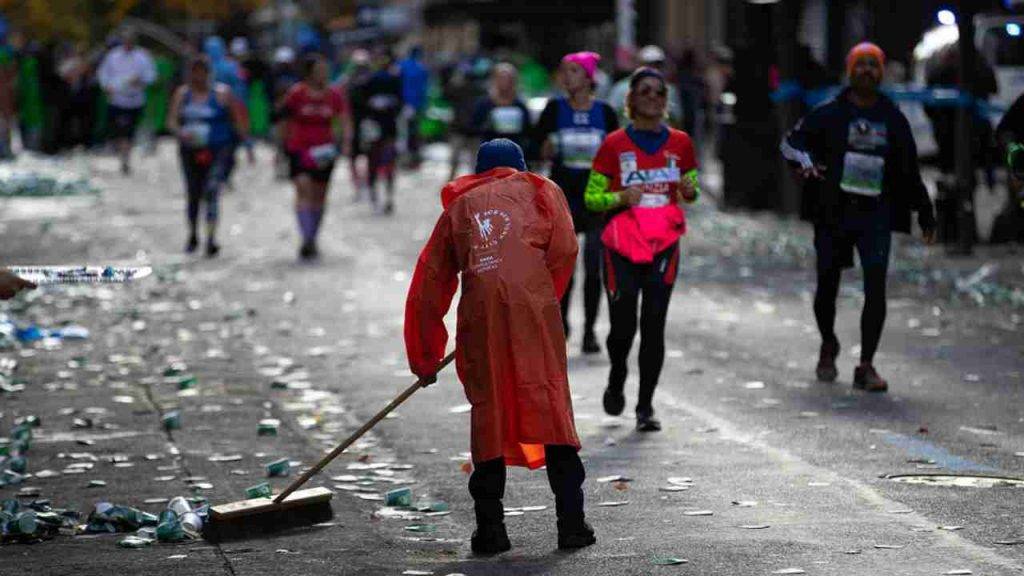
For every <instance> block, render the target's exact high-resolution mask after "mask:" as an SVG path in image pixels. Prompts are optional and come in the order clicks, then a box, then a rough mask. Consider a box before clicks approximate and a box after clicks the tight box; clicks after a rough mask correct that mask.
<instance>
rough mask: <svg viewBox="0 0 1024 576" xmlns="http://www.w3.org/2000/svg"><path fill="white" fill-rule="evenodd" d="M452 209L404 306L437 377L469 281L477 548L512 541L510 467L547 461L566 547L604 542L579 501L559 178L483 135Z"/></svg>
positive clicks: (482, 550) (461, 322)
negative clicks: (450, 323) (453, 309)
mask: <svg viewBox="0 0 1024 576" xmlns="http://www.w3.org/2000/svg"><path fill="white" fill-rule="evenodd" d="M441 203H442V204H443V207H444V213H443V214H441V217H440V218H439V219H438V221H437V225H436V226H435V227H434V232H433V234H431V237H430V240H429V241H428V243H427V245H426V246H425V247H424V248H423V251H422V252H421V253H420V257H419V260H418V261H417V263H416V271H415V273H414V274H413V279H412V285H411V286H410V288H409V296H408V300H407V301H406V307H405V342H406V350H407V352H408V356H409V365H410V367H411V368H412V371H413V372H414V373H415V374H416V375H417V376H419V377H420V378H422V379H423V380H424V381H425V382H427V383H433V382H434V381H436V379H437V376H436V373H437V366H438V365H439V364H440V362H441V358H442V357H443V356H444V353H445V347H446V346H447V342H448V330H447V329H446V328H445V323H444V316H445V314H447V312H448V307H449V306H450V305H451V301H452V298H453V297H454V296H455V292H456V289H457V287H458V284H459V277H460V276H461V278H462V296H461V301H460V302H459V307H458V308H459V313H458V334H456V341H457V345H456V351H455V354H456V356H455V358H456V359H455V362H456V366H457V368H458V373H459V378H460V379H461V380H462V383H463V387H464V388H465V392H466V397H467V398H468V399H469V401H470V403H471V404H472V405H473V414H472V431H471V445H472V452H473V474H472V476H470V479H469V493H470V495H472V496H473V502H474V511H475V513H476V524H477V529H476V531H475V532H474V533H473V538H472V540H471V546H472V549H473V552H475V553H478V554H495V553H499V552H505V551H506V550H509V549H510V548H511V546H512V545H511V543H510V542H509V539H508V533H507V532H506V530H505V521H504V518H505V511H504V506H503V504H502V499H503V498H504V496H505V478H506V466H525V467H528V468H530V469H532V470H536V469H537V468H540V467H541V466H544V465H545V464H546V465H547V475H548V482H549V484H550V486H551V490H552V492H554V494H555V512H556V515H557V518H558V547H559V548H582V547H585V546H589V545H591V544H593V543H594V542H596V541H597V540H596V538H594V531H593V529H591V527H590V526H589V525H588V524H587V522H586V520H585V516H584V510H583V490H582V489H581V487H582V485H583V480H584V478H585V477H586V472H585V470H584V468H583V463H582V461H580V457H579V454H578V453H577V452H578V450H579V449H580V441H579V438H578V436H577V434H576V425H575V423H574V421H573V416H572V398H571V397H570V394H569V383H568V375H567V361H566V354H565V334H564V332H563V331H562V321H561V317H560V314H559V313H558V299H559V298H560V297H561V296H562V294H563V293H564V292H565V287H566V285H567V284H568V282H569V276H570V275H571V274H572V270H573V267H574V265H575V262H576V251H577V246H576V236H575V234H574V233H573V226H572V219H571V217H570V214H569V206H568V204H567V203H566V201H565V197H564V196H563V194H562V191H561V190H559V189H558V186H556V185H555V184H554V183H553V182H551V181H550V180H548V179H546V178H543V177H541V176H537V175H535V174H531V173H528V172H526V161H525V160H524V159H523V152H522V149H520V148H519V146H517V145H516V144H515V143H514V142H512V141H510V140H508V139H504V138H502V139H497V140H492V141H490V142H487V143H485V144H484V145H483V146H481V147H480V151H479V152H478V153H477V164H476V174H473V175H469V176H463V177H461V178H459V179H457V180H455V181H453V182H451V183H449V184H448V185H447V186H445V188H444V190H442V191H441Z"/></svg>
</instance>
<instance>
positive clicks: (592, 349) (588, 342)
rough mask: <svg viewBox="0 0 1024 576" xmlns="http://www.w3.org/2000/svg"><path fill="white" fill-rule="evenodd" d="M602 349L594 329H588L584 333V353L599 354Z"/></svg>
mask: <svg viewBox="0 0 1024 576" xmlns="http://www.w3.org/2000/svg"><path fill="white" fill-rule="evenodd" d="M600 351H601V345H600V344H598V343H597V336H595V335H594V332H593V331H592V330H588V331H587V332H586V333H585V334H584V335H583V353H584V354H597V353H598V352H600Z"/></svg>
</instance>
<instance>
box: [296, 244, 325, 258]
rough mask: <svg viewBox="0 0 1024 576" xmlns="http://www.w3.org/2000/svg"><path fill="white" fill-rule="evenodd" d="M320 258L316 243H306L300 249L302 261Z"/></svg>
mask: <svg viewBox="0 0 1024 576" xmlns="http://www.w3.org/2000/svg"><path fill="white" fill-rule="evenodd" d="M319 256H320V250H318V249H317V247H316V243H315V242H306V243H304V244H303V245H302V248H300V249H299V258H300V259H302V260H315V259H317V258H318V257H319Z"/></svg>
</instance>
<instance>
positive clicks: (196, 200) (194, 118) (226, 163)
mask: <svg viewBox="0 0 1024 576" xmlns="http://www.w3.org/2000/svg"><path fill="white" fill-rule="evenodd" d="M167 125H168V129H169V130H170V131H171V133H172V134H175V135H176V136H177V137H178V141H179V143H180V146H179V155H180V157H181V167H182V171H183V172H184V175H185V188H186V190H187V192H188V225H189V238H188V243H187V244H186V245H185V251H186V252H189V253H191V252H194V251H195V249H196V247H197V246H198V245H199V236H198V230H197V228H198V223H199V206H200V203H202V202H205V203H206V255H207V256H210V257H212V256H216V255H217V253H218V252H219V251H220V246H218V245H217V240H216V235H217V220H218V216H219V214H218V203H219V197H220V188H221V186H222V185H223V184H224V182H225V180H226V178H227V175H228V170H229V167H230V163H231V157H232V155H233V154H234V142H235V137H236V135H240V136H242V137H248V124H247V122H246V121H245V112H244V110H243V109H242V107H241V104H240V102H239V101H238V99H237V98H235V97H234V96H233V95H232V93H231V89H230V88H228V87H227V85H225V84H214V83H212V82H211V81H210V63H209V61H207V60H206V59H205V57H200V58H196V59H195V60H193V61H192V64H191V65H190V67H189V80H188V83H187V84H185V85H183V86H180V87H179V88H178V90H177V91H176V92H175V93H174V98H173V99H172V100H171V108H170V112H169V114H168V115H167Z"/></svg>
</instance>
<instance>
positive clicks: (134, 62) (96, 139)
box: [0, 17, 724, 209]
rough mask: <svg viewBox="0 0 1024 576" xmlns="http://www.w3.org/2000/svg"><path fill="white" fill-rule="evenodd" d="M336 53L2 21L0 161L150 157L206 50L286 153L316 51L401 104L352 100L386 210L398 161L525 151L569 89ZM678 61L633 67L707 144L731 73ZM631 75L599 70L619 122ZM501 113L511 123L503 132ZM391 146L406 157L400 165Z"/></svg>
mask: <svg viewBox="0 0 1024 576" xmlns="http://www.w3.org/2000/svg"><path fill="white" fill-rule="evenodd" d="M136 36H137V37H136ZM327 46H328V44H326V43H324V42H313V43H311V42H305V43H302V42H296V43H294V44H289V45H279V46H257V45H256V43H255V42H254V41H252V40H250V39H249V38H247V37H245V36H228V35H225V36H223V37H220V36H210V37H206V38H195V39H192V40H191V41H190V42H185V41H182V42H181V43H180V45H175V46H168V45H167V44H166V39H161V40H160V41H157V40H154V39H153V38H151V37H149V36H147V35H145V34H141V33H139V34H133V33H132V32H131V31H130V30H127V29H125V28H120V29H117V30H115V31H113V32H112V33H111V34H110V35H109V37H108V39H107V41H106V42H105V43H104V44H101V45H95V46H87V45H82V44H76V43H70V42H40V41H37V40H36V39H33V38H30V37H27V36H26V35H25V34H24V33H23V32H22V31H20V30H17V29H14V28H11V27H10V26H9V25H8V24H7V22H6V21H4V20H3V19H2V17H0V158H9V157H11V156H12V155H13V154H14V153H15V152H16V151H20V150H29V151H33V152H37V153H44V154H57V153H62V152H67V151H70V150H74V149H86V150H96V149H99V150H105V149H116V150H118V151H120V152H121V154H120V159H121V164H122V169H123V170H124V171H125V172H128V171H130V169H131V163H130V157H129V156H127V155H126V154H125V150H126V144H127V143H128V142H129V139H128V136H131V137H132V140H134V142H136V143H142V144H144V145H145V146H144V150H147V151H151V150H153V142H154V140H155V137H158V136H162V135H168V134H170V130H169V129H168V128H169V126H168V120H167V114H168V110H169V106H170V101H171V96H172V94H173V92H174V90H175V88H176V87H177V86H180V85H182V84H183V83H185V82H187V81H188V78H187V76H188V71H189V63H190V62H191V61H192V60H193V58H194V57H196V56H199V55H205V56H206V57H207V58H209V60H210V64H211V67H212V74H211V76H212V79H213V80H214V81H216V82H219V83H222V84H226V85H227V86H228V87H229V88H230V89H231V91H232V94H233V96H234V97H235V98H237V99H239V100H240V101H241V102H242V103H243V104H244V108H245V111H246V114H247V121H248V122H249V128H250V129H249V132H250V134H251V135H252V137H253V138H255V139H263V140H267V141H273V142H277V143H278V144H279V145H280V138H278V137H276V132H275V121H276V120H278V119H277V118H275V116H274V108H275V104H276V103H278V102H279V101H280V98H281V97H282V96H283V95H284V93H285V92H286V91H287V90H288V88H289V87H291V86H292V85H293V84H294V83H296V82H297V81H298V80H299V77H300V72H299V68H300V67H301V62H302V59H303V57H304V56H305V55H306V54H308V53H310V52H317V53H319V54H321V55H322V56H324V57H325V58H326V59H327V62H328V67H329V70H330V78H331V85H332V87H334V88H337V89H341V90H346V91H355V92H356V94H353V96H357V95H358V93H359V92H360V91H361V90H365V88H366V87H367V82H371V81H372V82H371V83H372V84H373V86H372V89H374V90H377V89H384V90H385V91H387V92H388V93H389V94H391V95H393V96H397V98H398V102H399V104H398V106H397V107H396V106H392V105H391V104H388V105H387V106H385V110H369V109H368V108H367V107H366V106H365V105H368V102H366V101H363V100H361V99H360V98H356V97H350V98H349V101H350V102H352V103H353V109H352V113H353V115H354V116H353V118H352V120H353V121H354V122H355V125H354V126H353V135H354V137H353V142H352V148H351V149H350V150H346V151H345V152H346V154H347V155H349V156H350V157H352V158H353V159H356V160H358V163H357V164H355V165H354V166H352V168H351V176H352V178H353V183H354V184H355V186H356V190H357V192H356V197H358V198H368V197H370V193H371V182H376V183H378V185H379V186H378V187H380V188H382V190H381V192H383V193H382V194H381V196H382V197H383V198H382V202H381V206H382V207H383V208H384V209H386V207H387V206H388V202H387V201H386V198H387V197H388V196H387V190H388V189H389V185H388V182H389V181H390V173H389V169H390V166H391V164H396V165H397V166H399V167H417V166H418V165H419V164H420V162H421V160H422V158H423V155H422V154H423V147H424V145H426V144H429V143H431V142H436V141H445V140H447V141H448V142H450V143H451V144H452V161H451V162H452V174H451V175H452V176H454V175H456V174H457V173H459V172H460V171H462V172H464V171H465V170H467V169H468V164H467V160H466V159H465V151H466V150H473V151H475V149H476V147H475V144H476V143H477V142H479V140H480V138H481V137H484V136H488V135H495V134H502V135H505V131H507V130H508V129H509V128H510V127H511V128H515V127H516V126H515V125H516V124H517V123H521V124H522V126H520V129H521V134H520V135H519V137H517V138H513V139H514V140H516V141H518V142H521V143H523V142H524V138H525V136H524V135H525V134H526V132H528V131H529V127H530V126H531V125H532V124H533V123H535V122H536V121H537V117H538V115H539V113H540V111H541V109H543V107H544V100H545V99H546V98H548V97H551V96H557V95H559V92H560V90H559V83H558V80H557V77H556V76H557V69H558V63H557V62H551V63H546V66H545V65H542V64H541V63H539V62H538V61H537V60H535V59H534V58H532V57H531V56H529V55H526V54H520V53H513V52H507V51H501V52H497V53H494V52H486V51H480V52H478V53H473V54H452V53H443V54H442V53H430V52H427V51H424V50H423V49H422V48H420V47H418V46H416V45H413V44H410V43H399V44H395V45H391V46H382V45H377V44H375V45H373V46H358V45H349V46H344V47H340V48H337V49H328V48H327ZM675 56H677V57H676V58H672V57H669V56H668V55H667V54H666V52H665V51H664V50H662V49H661V48H659V47H657V46H647V47H644V48H642V49H640V50H638V52H637V58H636V62H635V64H636V65H637V66H641V65H647V66H654V67H658V68H659V69H660V70H661V71H662V72H664V73H665V74H666V76H667V77H668V78H669V79H670V84H671V85H670V92H671V93H672V94H671V98H670V103H669V106H670V115H671V122H672V124H673V125H674V126H677V127H681V128H686V129H688V131H689V132H691V133H692V134H694V135H695V138H697V139H699V135H700V134H702V133H704V132H705V127H704V126H702V124H703V123H704V122H706V120H707V119H709V118H710V117H711V116H712V115H710V114H707V110H706V108H707V103H708V102H710V101H713V98H714V97H715V94H714V91H715V87H716V86H720V85H721V84H722V81H721V80H720V79H717V77H718V76H721V71H722V70H723V69H724V68H723V67H721V66H713V67H709V68H707V69H706V68H705V66H704V65H703V63H702V62H703V60H704V58H703V57H702V56H700V55H699V54H698V53H697V52H695V51H693V50H686V51H682V52H680V53H678V54H676V55H675ZM382 67H384V68H386V69H387V72H386V74H387V76H389V78H388V79H386V80H385V79H384V78H381V75H380V74H379V73H380V72H381V69H382ZM630 72H632V68H630V69H623V70H616V71H612V70H598V72H597V77H596V81H595V96H596V97H597V98H599V99H603V100H607V101H609V102H611V103H612V104H613V106H614V105H616V103H618V106H617V109H618V110H619V111H620V114H621V108H622V106H621V104H622V103H621V97H622V95H623V94H624V92H623V90H622V88H623V86H624V85H622V84H621V82H618V83H615V80H616V79H619V78H624V77H626V76H627V75H628V74H629V73H630ZM612 74H614V77H613V76H612ZM375 77H376V79H375V80H374V78H375ZM505 100H509V102H508V104H509V105H510V106H511V105H514V107H515V108H518V109H519V110H520V111H528V113H529V114H528V117H525V118H522V121H521V122H520V120H519V115H520V114H521V113H522V112H515V111H512V110H510V109H507V108H508V106H506V102H505ZM488 101H490V104H491V106H489V105H488ZM375 102H376V104H377V105H378V106H379V105H380V103H381V102H382V100H381V98H379V97H378V98H377V99H376V100H375ZM519 104H522V106H519ZM360 107H362V109H360ZM492 108H498V109H499V110H498V113H497V114H496V115H495V114H488V112H489V111H491V109H492ZM391 116H395V117H394V118H393V119H392V118H391ZM366 118H370V119H371V120H372V122H371V123H363V126H362V130H360V128H361V127H360V120H361V119H366ZM495 118H497V119H498V120H499V122H504V123H503V124H501V125H494V124H493V123H492V122H493V120H494V119H495ZM374 123H376V124H377V126H374ZM392 124H393V126H392ZM377 128H381V129H382V132H383V133H382V134H381V138H383V142H384V144H379V143H378V142H377V138H376V136H377V134H376V132H377V130H376V129H377ZM391 132H394V133H393V134H392V133H391ZM12 137H13V143H12ZM367 137H369V140H370V141H369V142H367V141H366V138H367ZM391 140H393V141H394V142H393V144H394V152H395V153H396V155H397V158H396V159H395V160H396V161H394V162H393V161H392V160H393V159H392V158H391V156H392V155H393V154H392V150H391V149H390V146H389V144H388V143H389V142H390V141H391ZM251 143H252V142H251V141H237V142H234V143H233V146H234V147H235V148H242V149H243V150H245V151H251V148H250V146H251ZM526 150H527V154H528V155H529V156H530V158H531V159H535V158H536V157H537V149H536V147H532V148H527V149H526ZM371 152H372V154H371ZM250 157H251V154H250ZM233 158H234V156H232V161H231V164H230V165H229V167H228V168H229V170H228V172H229V174H230V172H231V170H232V169H233V168H234V161H233ZM369 161H373V162H374V169H373V170H370V168H369V167H368V166H367V165H366V164H367V162H369ZM278 165H279V168H278V171H277V173H278V175H279V176H280V177H282V178H284V177H285V174H286V173H287V165H286V156H285V155H284V154H283V151H282V153H281V154H280V155H279V157H278Z"/></svg>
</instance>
